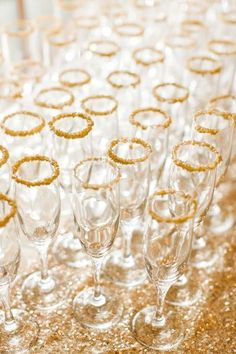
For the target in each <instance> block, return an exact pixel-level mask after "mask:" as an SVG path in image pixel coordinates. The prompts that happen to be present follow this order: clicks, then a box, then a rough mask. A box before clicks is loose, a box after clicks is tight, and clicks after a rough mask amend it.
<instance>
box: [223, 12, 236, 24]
mask: <svg viewBox="0 0 236 354" xmlns="http://www.w3.org/2000/svg"><path fill="white" fill-rule="evenodd" d="M232 14H234V16H235V17H234V18H233V19H232V18H231V17H227V16H228V15H232ZM220 17H221V19H222V21H223V22H225V23H229V24H231V25H236V10H235V11H232V10H231V11H230V12H229V11H228V12H222V13H221V14H220Z"/></svg>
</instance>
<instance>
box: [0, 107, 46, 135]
mask: <svg viewBox="0 0 236 354" xmlns="http://www.w3.org/2000/svg"><path fill="white" fill-rule="evenodd" d="M20 115H24V116H25V117H28V118H29V119H31V120H32V118H34V119H35V118H36V120H38V121H39V123H38V125H36V126H35V127H34V128H31V129H28V130H15V129H10V128H8V127H7V126H6V125H5V123H6V122H7V121H9V120H11V119H14V117H17V116H20ZM0 126H1V128H2V129H3V131H4V133H5V134H7V135H11V136H15V137H16V136H20V137H25V136H31V135H34V134H37V133H40V132H41V131H42V129H43V128H44V127H45V120H44V119H43V117H41V116H40V115H39V114H37V113H34V112H30V111H17V112H14V113H12V114H9V115H7V116H5V117H4V118H3V120H2V122H1V124H0Z"/></svg>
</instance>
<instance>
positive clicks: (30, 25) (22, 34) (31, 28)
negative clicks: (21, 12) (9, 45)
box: [5, 19, 35, 37]
mask: <svg viewBox="0 0 236 354" xmlns="http://www.w3.org/2000/svg"><path fill="white" fill-rule="evenodd" d="M14 24H18V25H19V26H21V25H27V26H28V29H25V30H19V31H17V32H15V31H12V30H11V29H9V30H8V29H7V28H8V27H10V26H11V25H14ZM34 30H35V28H34V26H33V23H32V22H31V21H29V20H23V19H19V20H16V21H14V22H11V23H9V24H8V25H6V26H5V33H6V34H8V35H9V36H11V37H25V36H28V35H29V34H31V33H33V31H34Z"/></svg>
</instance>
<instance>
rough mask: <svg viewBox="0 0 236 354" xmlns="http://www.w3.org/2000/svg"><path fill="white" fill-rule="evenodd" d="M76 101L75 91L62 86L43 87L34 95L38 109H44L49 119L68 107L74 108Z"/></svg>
mask: <svg viewBox="0 0 236 354" xmlns="http://www.w3.org/2000/svg"><path fill="white" fill-rule="evenodd" d="M74 101H75V97H74V95H73V93H72V92H71V91H70V90H69V89H67V88H65V87H60V86H51V87H46V88H43V89H41V90H40V91H38V93H37V94H36V95H35V97H34V104H35V106H36V107H38V110H40V111H42V110H43V112H44V115H45V117H46V118H47V119H50V118H51V117H52V116H54V115H56V114H58V113H61V112H64V111H66V110H67V109H72V107H73V103H74Z"/></svg>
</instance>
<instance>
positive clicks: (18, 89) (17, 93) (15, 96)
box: [0, 80, 22, 100]
mask: <svg viewBox="0 0 236 354" xmlns="http://www.w3.org/2000/svg"><path fill="white" fill-rule="evenodd" d="M5 84H10V85H13V86H14V87H15V89H16V90H15V92H14V93H13V94H10V95H9V94H8V95H1V94H0V99H13V100H15V99H18V98H22V89H21V86H20V84H19V83H18V82H16V81H14V80H0V86H1V85H5Z"/></svg>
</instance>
